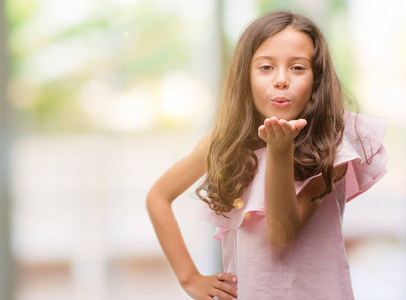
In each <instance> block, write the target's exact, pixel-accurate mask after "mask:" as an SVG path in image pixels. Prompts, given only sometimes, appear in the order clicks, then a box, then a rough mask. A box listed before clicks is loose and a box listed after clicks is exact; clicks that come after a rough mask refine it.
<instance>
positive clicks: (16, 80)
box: [6, 0, 188, 132]
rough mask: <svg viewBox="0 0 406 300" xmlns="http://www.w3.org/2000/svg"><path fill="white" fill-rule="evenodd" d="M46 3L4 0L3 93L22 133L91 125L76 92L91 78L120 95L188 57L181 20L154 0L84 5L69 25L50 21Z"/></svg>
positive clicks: (89, 127)
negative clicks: (6, 63) (7, 73)
mask: <svg viewBox="0 0 406 300" xmlns="http://www.w3.org/2000/svg"><path fill="white" fill-rule="evenodd" d="M44 5H45V4H44V2H42V3H41V2H40V1H38V0H13V1H7V2H6V8H7V15H8V18H9V19H10V29H9V33H10V37H9V48H10V53H11V57H12V60H11V66H10V67H11V78H10V88H9V94H10V98H11V101H12V104H13V105H14V106H15V107H16V108H17V109H18V117H19V123H20V124H22V125H23V126H24V128H23V129H22V130H23V131H24V132H27V131H41V132H44V131H47V132H49V131H51V132H61V131H64V132H69V131H78V130H79V131H82V130H91V129H92V124H91V122H90V121H89V116H88V112H86V111H85V110H84V109H83V106H82V105H81V103H80V97H79V96H80V93H81V92H82V90H83V88H84V87H85V86H86V85H88V84H89V82H91V81H93V80H95V79H96V80H98V81H101V82H103V83H104V84H105V85H106V86H108V87H109V89H110V90H112V91H113V93H117V94H118V93H120V92H123V91H125V90H126V89H130V88H133V87H134V86H137V85H138V86H139V85H142V84H143V83H145V82H148V81H154V80H156V79H157V78H159V77H160V76H162V74H164V73H165V72H167V71H168V70H171V69H176V68H179V67H181V66H184V65H185V64H187V62H188V51H187V49H188V43H187V41H186V39H185V38H184V36H183V35H182V30H181V29H182V24H181V22H182V21H181V19H180V18H179V17H178V16H177V14H176V11H167V10H165V9H164V8H162V7H161V6H158V5H156V4H154V2H153V1H148V2H147V1H138V2H137V3H134V4H131V5H130V6H126V7H124V6H122V7H120V6H118V5H117V6H115V5H114V4H111V5H110V6H109V7H105V6H103V5H98V6H94V7H90V9H89V12H88V13H87V16H86V17H84V18H82V19H81V20H79V21H78V22H76V23H75V22H72V24H69V25H68V26H55V24H52V22H51V20H49V19H47V18H49V16H50V15H52V14H53V13H54V12H53V11H52V7H53V6H52V5H51V7H46V6H44ZM106 5H107V4H106ZM69 13H70V12H69V11H67V12H66V15H67V16H68V17H69ZM74 13H75V12H74V11H73V12H72V19H73V16H74ZM101 105H102V103H101Z"/></svg>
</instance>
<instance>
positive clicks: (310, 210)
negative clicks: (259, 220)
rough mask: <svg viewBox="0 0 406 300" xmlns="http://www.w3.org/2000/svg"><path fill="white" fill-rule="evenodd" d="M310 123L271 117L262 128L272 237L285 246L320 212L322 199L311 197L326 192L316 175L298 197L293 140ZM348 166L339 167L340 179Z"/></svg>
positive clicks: (267, 209) (275, 244)
mask: <svg viewBox="0 0 406 300" xmlns="http://www.w3.org/2000/svg"><path fill="white" fill-rule="evenodd" d="M304 126H306V121H305V120H294V121H290V122H287V121H284V120H277V119H276V118H274V117H273V118H271V119H267V120H265V125H263V126H261V127H260V128H259V135H260V137H261V138H262V139H264V141H266V142H267V166H266V186H265V198H266V212H267V213H266V218H267V232H268V239H269V242H270V244H271V245H272V246H274V247H278V248H279V247H284V246H286V245H287V244H288V243H289V242H291V241H293V240H294V239H295V238H296V237H297V236H298V235H299V233H300V232H301V230H302V229H303V228H304V227H305V226H306V224H307V222H308V221H309V220H310V218H311V217H312V216H313V214H314V213H315V212H316V210H317V209H318V207H319V206H320V204H321V201H316V202H311V199H313V198H314V197H316V196H318V195H320V194H322V192H324V190H325V188H326V185H325V183H324V180H323V178H321V177H317V178H314V179H313V180H312V181H311V182H310V183H309V184H308V185H307V186H306V187H305V188H304V189H303V190H302V191H301V192H300V193H299V195H298V196H296V191H295V185H294V168H293V163H294V157H293V150H294V144H293V139H294V138H295V137H296V136H297V135H298V134H299V132H300V130H301V129H302V128H303V127H304ZM345 170H346V165H343V166H339V167H336V168H335V169H334V172H333V176H334V178H335V180H336V179H338V178H340V177H342V176H343V175H344V173H345Z"/></svg>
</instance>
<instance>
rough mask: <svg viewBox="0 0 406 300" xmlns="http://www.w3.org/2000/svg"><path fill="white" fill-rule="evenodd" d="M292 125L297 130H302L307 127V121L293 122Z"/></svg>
mask: <svg viewBox="0 0 406 300" xmlns="http://www.w3.org/2000/svg"><path fill="white" fill-rule="evenodd" d="M290 123H291V124H292V125H293V126H294V127H295V128H296V129H297V130H302V129H303V128H304V127H305V126H306V125H307V121H306V120H305V119H299V120H292V121H290Z"/></svg>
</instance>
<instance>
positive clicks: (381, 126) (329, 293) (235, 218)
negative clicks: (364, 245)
mask: <svg viewBox="0 0 406 300" xmlns="http://www.w3.org/2000/svg"><path fill="white" fill-rule="evenodd" d="M344 120H345V130H344V135H343V141H342V144H341V145H340V146H339V147H338V149H337V155H336V159H335V163H334V165H335V166H338V165H341V164H345V163H347V172H346V174H345V176H344V177H343V178H342V179H340V180H339V181H338V182H336V183H335V187H334V189H333V192H332V193H330V194H329V195H328V196H327V197H325V198H324V200H323V202H322V204H321V205H320V206H319V208H318V209H317V211H316V212H315V213H314V215H313V216H312V218H311V219H310V220H309V222H308V223H307V224H306V226H305V228H304V229H303V230H302V232H301V233H300V235H299V236H298V237H297V238H296V239H295V241H294V242H292V243H291V244H289V245H288V246H287V247H285V249H284V250H283V252H282V254H281V252H278V251H280V250H278V249H276V248H273V247H272V246H271V245H270V244H269V242H268V239H267V229H266V215H265V196H264V192H265V174H266V148H261V149H258V150H256V151H255V153H256V155H257V157H258V172H257V174H256V175H255V177H254V179H253V181H252V182H251V183H250V185H249V186H248V187H247V189H246V190H245V192H244V194H243V195H242V197H241V199H242V200H243V206H242V208H240V209H236V208H234V209H233V210H231V211H230V212H229V213H226V215H227V216H228V217H229V219H227V218H225V217H223V216H221V215H216V213H215V212H214V211H213V210H211V209H210V208H209V206H208V205H207V204H206V203H204V202H202V204H201V206H200V207H199V208H198V210H197V211H196V213H195V216H196V217H197V218H199V219H201V220H203V221H207V222H209V223H211V224H213V225H215V226H217V229H216V231H215V234H214V237H215V239H217V240H219V241H222V257H223V266H224V272H227V273H231V274H234V275H236V276H237V278H238V283H237V288H238V299H239V300H252V299H260V300H263V299H277V300H283V299H289V300H296V299H300V300H318V299H320V300H325V299H329V300H352V299H354V296H353V291H352V286H351V278H350V269H349V265H348V261H347V256H346V252H345V246H344V239H343V235H342V223H343V214H344V209H345V204H346V202H348V201H350V200H352V199H353V198H355V197H357V196H358V195H360V194H361V193H363V192H365V191H366V190H368V189H369V188H370V187H371V186H373V185H374V184H375V183H376V182H377V181H378V180H380V179H381V178H382V177H383V175H384V174H385V173H386V168H385V166H386V153H385V149H384V148H383V146H382V141H383V137H384V135H385V129H386V120H384V119H381V118H377V117H371V116H367V115H362V114H355V113H352V112H348V111H345V113H344ZM355 124H356V128H357V131H356V130H355ZM357 135H358V136H359V137H360V138H361V140H362V144H361V143H360V142H359V138H358V137H357ZM319 175H320V174H319ZM319 175H317V176H319ZM314 177H316V176H313V177H311V178H308V179H307V180H306V181H303V182H295V188H296V194H298V193H299V192H300V191H301V190H302V189H303V188H304V187H305V186H306V184H307V183H308V182H309V181H310V180H311V179H312V178H314Z"/></svg>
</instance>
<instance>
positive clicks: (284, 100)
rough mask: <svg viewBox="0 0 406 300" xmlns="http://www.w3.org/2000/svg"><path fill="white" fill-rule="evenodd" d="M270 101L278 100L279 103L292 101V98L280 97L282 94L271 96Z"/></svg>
mask: <svg viewBox="0 0 406 300" xmlns="http://www.w3.org/2000/svg"><path fill="white" fill-rule="evenodd" d="M271 101H272V102H280V103H283V102H292V100H290V99H288V98H286V97H282V96H278V97H273V98H271Z"/></svg>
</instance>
